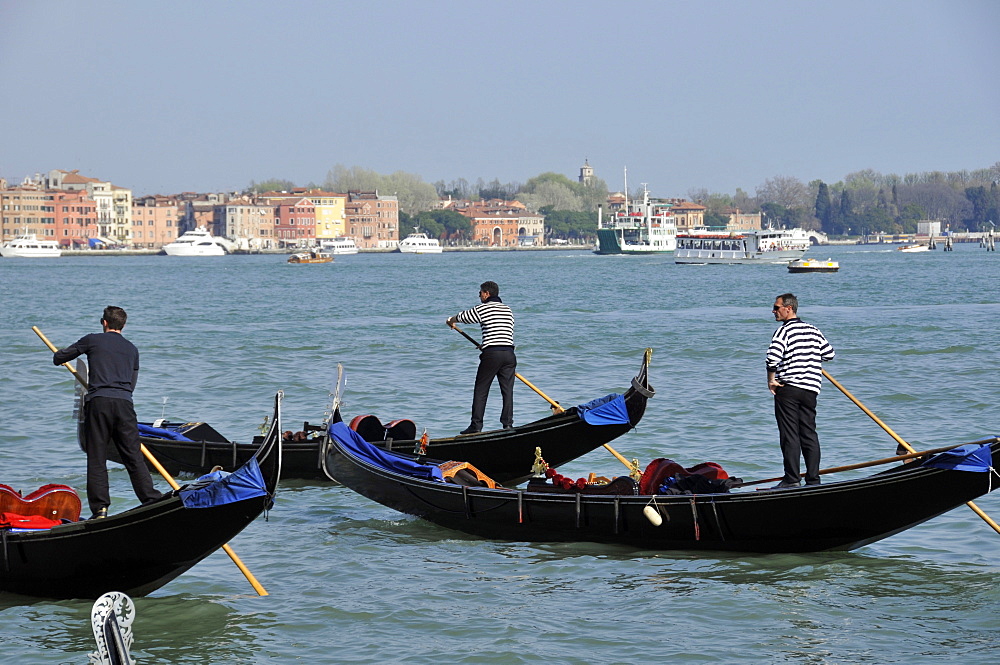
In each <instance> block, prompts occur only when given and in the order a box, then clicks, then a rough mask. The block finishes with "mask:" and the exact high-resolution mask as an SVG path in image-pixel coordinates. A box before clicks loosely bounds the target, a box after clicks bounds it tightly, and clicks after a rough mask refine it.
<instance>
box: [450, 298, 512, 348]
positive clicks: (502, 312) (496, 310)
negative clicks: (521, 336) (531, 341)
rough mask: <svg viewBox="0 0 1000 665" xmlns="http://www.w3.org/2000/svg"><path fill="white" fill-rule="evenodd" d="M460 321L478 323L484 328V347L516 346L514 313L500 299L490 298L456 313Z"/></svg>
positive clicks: (456, 317)
mask: <svg viewBox="0 0 1000 665" xmlns="http://www.w3.org/2000/svg"><path fill="white" fill-rule="evenodd" d="M455 321H457V322H458V323H478V324H479V325H480V326H481V327H482V329H483V345H482V348H484V349H485V348H486V347H488V346H514V313H513V312H511V311H510V307H507V305H505V304H503V303H502V302H500V299H499V298H497V299H496V300H493V299H490V300H487V301H486V302H484V303H483V304H481V305H476V306H475V307H473V308H472V309H467V310H465V311H464V312H459V313H458V314H456V315H455Z"/></svg>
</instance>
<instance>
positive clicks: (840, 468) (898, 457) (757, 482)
mask: <svg viewBox="0 0 1000 665" xmlns="http://www.w3.org/2000/svg"><path fill="white" fill-rule="evenodd" d="M994 441H996V439H995V438H993V439H983V440H982V441H973V442H972V443H973V444H979V445H982V444H986V443H993V442H994ZM962 445H968V444H962V443H960V444H957V445H954V446H945V447H943V448H932V449H931V450H921V451H919V452H914V453H907V454H905V455H895V456H893V457H885V458H883V459H877V460H872V461H871V462H858V463H857V464H847V465H845V466H834V467H830V468H829V469H820V470H819V474H820V475H824V474H827V473H838V472H840V471H853V470H854V469H864V468H867V467H870V466H878V465H879V464H891V463H892V462H903V461H906V460H909V459H914V458H916V457H923V456H924V455H936V454H937V453H943V452H947V451H949V450H954V449H955V448H958V447H959V446H962ZM782 478H784V476H777V477H775V478H765V479H764V480H751V481H748V482H745V483H740V484H738V485H734V487H745V486H747V485H760V484H761V483H773V482H777V481H779V480H781V479H782Z"/></svg>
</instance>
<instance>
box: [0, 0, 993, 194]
mask: <svg viewBox="0 0 1000 665" xmlns="http://www.w3.org/2000/svg"><path fill="white" fill-rule="evenodd" d="M161 7H162V6H158V5H150V4H144V3H126V2H111V1H98V2H94V3H88V4H87V5H84V6H79V5H71V4H69V3H64V2H55V3H46V4H44V5H37V4H35V3H13V2H0V17H2V19H3V20H0V67H2V70H3V73H4V79H5V81H6V82H5V84H3V85H4V86H5V89H6V90H7V94H4V95H3V96H2V97H3V100H4V101H2V102H0V109H3V111H2V116H3V118H4V121H5V122H4V125H5V128H6V129H7V132H8V136H7V138H6V140H5V141H4V143H3V145H4V148H3V150H2V151H0V177H5V178H7V179H8V181H9V182H10V183H11V184H16V183H18V182H20V180H21V179H22V178H24V177H25V176H31V175H34V173H36V172H46V171H48V170H51V169H65V170H73V169H78V170H79V171H80V172H81V173H82V174H85V175H88V176H91V177H97V178H100V179H102V180H107V181H111V182H113V183H115V184H117V185H119V186H123V187H129V188H131V189H133V190H134V191H135V193H136V195H137V196H142V195H149V194H171V193H178V192H182V191H238V190H242V189H244V188H245V187H246V186H247V185H248V184H249V183H250V182H251V181H262V180H268V179H272V178H280V179H286V180H291V181H294V182H295V183H296V184H298V185H305V184H307V183H309V182H314V183H317V184H322V182H323V180H324V179H325V178H326V175H327V172H328V171H329V170H330V169H332V168H333V167H334V166H335V165H336V164H344V165H346V166H360V167H363V168H366V169H371V170H374V171H378V172H380V173H392V172H395V171H406V172H408V173H413V174H416V175H419V176H421V177H422V178H423V179H424V180H425V181H427V182H435V181H438V180H443V181H445V182H449V181H451V180H455V179H459V178H465V179H466V180H469V181H471V182H474V181H475V180H477V179H479V178H483V179H484V180H487V181H489V180H492V179H494V178H496V179H499V180H500V181H501V182H524V181H525V180H526V179H528V178H530V177H532V176H535V175H538V174H539V173H543V172H547V171H555V172H557V173H563V174H565V175H566V176H568V177H570V178H573V179H575V177H576V175H577V173H578V169H579V167H580V166H581V165H582V164H583V163H584V160H589V163H590V164H591V165H592V166H594V168H595V169H596V173H597V175H598V177H600V178H602V179H604V180H605V181H606V182H607V184H608V186H609V188H611V189H612V190H615V189H621V187H622V171H623V169H624V168H625V167H627V168H628V172H629V182H630V183H633V182H646V183H649V184H650V189H651V190H654V191H656V192H657V194H659V195H661V196H677V197H683V196H686V195H687V193H688V191H689V190H691V189H693V188H704V189H707V190H708V191H710V192H726V193H732V192H734V191H735V190H736V189H737V188H741V189H743V190H744V191H747V192H748V193H750V194H753V193H754V190H755V189H756V188H757V187H758V186H760V185H762V184H763V183H764V181H765V180H767V179H769V178H773V177H775V176H788V177H796V178H800V179H802V180H803V181H808V180H812V179H821V180H824V181H826V182H837V181H838V180H841V179H842V178H843V177H844V176H846V175H847V174H849V173H851V172H855V171H859V170H863V169H869V168H870V169H874V170H876V171H879V172H882V173H896V174H899V175H903V174H906V173H919V172H923V171H936V170H939V171H960V170H966V169H968V170H972V169H977V168H987V167H989V166H991V165H993V164H994V163H996V162H997V161H998V159H1000V150H998V147H1000V125H998V123H997V122H996V117H997V109H1000V90H998V88H997V86H995V85H993V84H992V68H993V65H994V64H995V63H996V62H997V61H1000V46H998V44H997V41H996V40H995V38H994V35H993V34H992V33H993V31H994V29H995V26H996V25H998V24H1000V5H997V3H993V2H985V1H980V0H965V1H962V2H957V3H945V2H937V1H929V2H916V3H914V2H902V1H900V0H888V1H886V2H881V3H875V4H873V5H869V4H866V3H862V2H858V1H856V0H847V1H845V2H841V3H836V4H835V5H832V6H812V5H800V4H798V3H793V2H785V1H777V0H771V1H762V2H755V3H736V2H711V3H702V4H700V5H698V6H689V5H687V4H682V3H653V2H634V3H626V4H623V5H621V6H619V7H617V8H614V9H609V7H608V6H607V5H599V4H596V3H587V2H584V3H574V4H572V5H571V4H568V3H565V4H564V3H540V4H529V3H521V2H514V3H510V4H509V5H505V6H503V7H497V8H494V9H493V10H491V11H492V13H491V14H483V13H482V10H481V9H480V8H478V7H476V6H468V5H464V4H461V3H457V2H450V1H449V2H431V3H424V4H419V5H414V4H409V3H403V2H381V3H375V4H371V5H365V6H363V7H362V6H340V5H328V4H326V3H321V2H295V3H290V4H288V5H286V6H284V7H283V9H282V11H281V12H280V13H279V12H276V11H275V10H274V5H273V4H265V3H263V2H258V1H250V2H246V3H241V4H240V5H239V11H238V12H234V11H232V7H233V5H231V4H228V3H227V4H223V3H216V2H209V3H197V4H196V3H193V2H184V1H182V2H179V3H175V4H172V5H171V6H170V7H169V10H168V11H162V10H161V9H160V8H161ZM501 10H507V11H501Z"/></svg>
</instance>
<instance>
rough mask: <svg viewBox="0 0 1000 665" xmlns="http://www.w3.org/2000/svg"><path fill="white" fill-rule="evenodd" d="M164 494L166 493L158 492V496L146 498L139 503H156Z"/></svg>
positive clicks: (144, 504)
mask: <svg viewBox="0 0 1000 665" xmlns="http://www.w3.org/2000/svg"><path fill="white" fill-rule="evenodd" d="M164 496H166V495H164V494H160V496H157V497H154V498H152V499H146V500H145V501H143V502H142V504H141V505H143V506H148V505H149V504H151V503H156V502H157V501H159V500H160V499H162V498H163V497H164Z"/></svg>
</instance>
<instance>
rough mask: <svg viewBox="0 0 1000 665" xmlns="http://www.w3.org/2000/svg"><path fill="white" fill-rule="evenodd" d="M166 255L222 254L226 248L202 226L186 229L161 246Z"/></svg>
mask: <svg viewBox="0 0 1000 665" xmlns="http://www.w3.org/2000/svg"><path fill="white" fill-rule="evenodd" d="M163 251H164V252H166V253H167V255H168V256H222V255H223V254H225V253H226V249H225V248H224V247H223V246H222V244H221V243H219V241H218V240H216V239H215V237H214V236H213V235H212V234H211V233H209V232H208V229H206V228H205V227H204V226H199V227H198V228H197V229H195V230H193V231H188V232H187V233H185V234H184V235H182V236H181V237H180V238H178V239H177V240H175V241H173V242H172V243H169V244H167V245H164V246H163Z"/></svg>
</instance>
